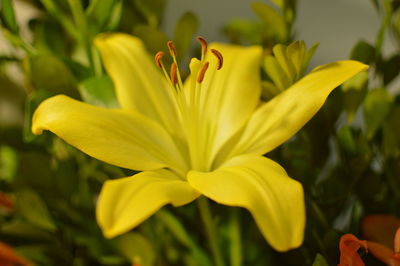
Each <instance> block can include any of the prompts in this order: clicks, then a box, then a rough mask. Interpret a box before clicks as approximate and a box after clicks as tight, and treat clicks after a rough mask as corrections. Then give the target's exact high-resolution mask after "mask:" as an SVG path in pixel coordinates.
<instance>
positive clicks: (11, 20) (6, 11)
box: [0, 0, 19, 34]
mask: <svg viewBox="0 0 400 266" xmlns="http://www.w3.org/2000/svg"><path fill="white" fill-rule="evenodd" d="M0 17H1V21H2V22H3V23H4V26H5V27H6V28H7V29H8V30H9V31H11V32H12V33H14V34H18V32H19V29H18V24H17V21H16V19H15V12H14V7H13V1H12V0H2V1H1V2H0Z"/></svg>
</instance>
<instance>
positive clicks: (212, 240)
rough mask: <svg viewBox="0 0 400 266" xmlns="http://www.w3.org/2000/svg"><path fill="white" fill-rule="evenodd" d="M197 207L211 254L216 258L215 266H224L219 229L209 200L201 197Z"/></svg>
mask: <svg viewBox="0 0 400 266" xmlns="http://www.w3.org/2000/svg"><path fill="white" fill-rule="evenodd" d="M197 206H198V208H199V211H200V216H201V219H202V221H203V224H204V227H205V230H206V234H207V237H208V241H209V245H210V248H211V252H212V254H213V256H214V264H215V266H223V265H224V262H223V260H222V255H221V252H220V249H219V246H218V239H217V228H216V227H215V224H214V222H213V220H212V217H211V210H210V205H209V204H208V200H207V199H206V198H205V197H200V198H199V199H198V200H197Z"/></svg>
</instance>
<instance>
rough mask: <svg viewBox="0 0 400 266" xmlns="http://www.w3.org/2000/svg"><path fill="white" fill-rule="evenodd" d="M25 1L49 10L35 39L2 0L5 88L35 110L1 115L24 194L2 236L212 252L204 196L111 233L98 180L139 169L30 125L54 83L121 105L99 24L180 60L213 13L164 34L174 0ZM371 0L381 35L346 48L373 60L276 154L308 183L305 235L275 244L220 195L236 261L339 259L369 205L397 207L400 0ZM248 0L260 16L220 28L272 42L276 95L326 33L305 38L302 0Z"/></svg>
mask: <svg viewBox="0 0 400 266" xmlns="http://www.w3.org/2000/svg"><path fill="white" fill-rule="evenodd" d="M26 2H29V3H31V4H33V5H35V7H36V8H37V9H38V10H40V11H41V13H40V16H37V17H35V18H32V19H31V20H30V22H29V29H30V31H31V32H30V33H31V35H32V41H31V40H30V39H26V38H25V37H23V36H21V35H20V34H21V30H20V29H22V28H23V27H26V26H27V25H18V24H17V22H16V21H17V20H16V17H15V14H16V13H15V12H14V2H13V1H11V0H3V1H1V2H0V3H1V6H0V20H1V30H2V32H3V33H4V34H3V35H4V36H5V37H6V38H7V40H8V42H9V44H11V45H13V46H14V47H15V48H16V49H15V51H16V52H12V53H11V54H0V66H1V67H0V93H1V97H0V101H1V103H0V107H1V108H3V103H4V101H7V104H9V105H11V106H12V108H11V109H13V108H14V110H17V113H18V114H23V116H24V123H21V122H19V121H15V123H11V124H10V123H6V122H4V121H3V120H1V116H0V193H1V195H3V194H6V195H9V196H11V199H12V200H13V203H14V207H13V208H11V209H6V208H2V207H0V239H1V241H2V242H6V243H7V244H10V245H12V246H13V247H14V248H15V250H16V251H17V252H18V253H19V254H21V255H23V256H24V257H25V258H27V259H29V260H31V261H32V262H34V263H35V264H36V265H60V266H64V265H65V266H67V265H68V266H70V265H74V266H78V265H115V266H117V265H118V266H124V265H132V263H136V264H140V265H201V266H203V265H206V266H207V265H213V264H212V257H211V255H210V252H209V247H208V246H207V245H206V244H204V243H206V239H205V235H204V233H203V227H202V226H201V225H199V221H198V217H197V216H198V214H197V208H196V206H195V205H193V204H189V205H187V206H184V207H181V208H169V207H166V208H164V209H163V210H161V211H160V212H158V213H157V214H156V215H154V216H153V217H151V218H150V219H148V220H147V221H146V222H144V223H143V224H142V225H141V226H140V227H139V228H138V229H135V231H133V232H129V233H127V234H125V235H122V236H120V237H118V238H116V239H111V240H110V239H106V238H104V236H103V235H102V233H101V230H100V229H99V227H98V225H97V223H96V218H95V204H96V200H97V197H98V195H99V192H100V189H101V186H102V184H103V183H104V182H105V181H106V180H108V179H112V178H119V177H123V176H128V175H133V174H134V173H133V172H131V171H128V170H126V169H120V168H118V167H114V166H110V165H107V164H105V163H103V162H100V161H97V160H95V159H93V158H90V157H88V156H86V155H84V154H82V153H81V152H80V151H77V150H76V149H74V148H72V147H71V146H69V145H68V144H66V143H64V142H63V141H61V140H60V139H58V138H56V137H55V136H54V135H52V134H51V133H46V134H44V135H41V136H35V135H33V134H32V133H31V123H32V115H33V112H34V110H35V109H36V108H37V106H38V105H39V104H40V103H41V102H42V101H44V100H45V99H47V98H49V97H51V96H53V95H55V94H60V93H61V94H67V95H69V96H72V97H74V98H77V99H80V100H82V101H84V102H87V103H90V104H93V105H97V106H101V107H104V108H116V107H118V103H117V100H116V98H117V97H116V94H115V90H114V84H113V82H112V81H111V79H110V78H109V77H108V76H107V73H105V71H104V69H103V66H102V63H101V60H100V57H99V54H98V51H97V50H96V48H95V47H94V45H93V39H94V38H95V37H96V35H97V34H99V33H103V32H110V31H119V32H126V33H129V34H135V35H136V36H139V37H140V38H141V39H142V40H143V41H144V43H145V45H146V47H147V49H148V51H149V53H150V55H154V54H155V53H156V52H158V51H160V50H161V51H165V52H168V50H167V46H166V42H167V41H168V40H171V39H172V40H173V41H174V43H175V46H176V48H177V51H178V59H179V63H181V62H185V61H186V59H187V57H189V56H191V55H192V54H193V53H192V52H194V51H192V49H191V48H192V44H193V43H194V40H193V37H194V35H195V34H196V32H197V30H198V27H199V25H200V23H205V22H203V21H199V20H198V19H197V17H196V11H195V10H194V11H191V12H187V13H184V14H183V15H182V16H181V17H180V18H177V19H176V25H175V28H174V32H173V36H167V34H166V33H165V32H164V31H163V30H162V27H161V26H162V22H163V14H164V8H165V5H166V3H167V2H166V1H165V0H150V1H149V0H124V1H122V0H110V1H101V0H85V1H78V0H70V1H61V0H58V1H50V0H39V1H26ZM371 2H372V5H374V6H375V7H376V8H377V11H378V12H379V14H380V15H381V25H380V29H379V31H378V32H377V34H376V39H375V40H374V41H373V42H366V41H362V40H360V41H359V42H357V43H356V44H355V45H354V48H353V49H352V52H351V54H350V56H349V57H350V58H351V59H354V60H359V61H362V62H364V63H366V64H369V65H370V71H369V72H363V73H360V74H358V75H357V76H355V77H354V78H353V79H351V80H349V81H347V82H346V83H344V84H343V85H342V87H341V89H337V90H335V91H334V92H333V93H332V95H331V96H330V97H329V98H328V100H327V102H326V104H325V105H324V107H323V109H322V110H321V111H320V112H319V113H318V114H317V115H316V116H315V117H314V118H313V119H312V120H311V121H310V123H308V124H307V125H306V126H305V127H304V128H303V129H302V130H301V131H300V132H299V133H298V134H297V135H296V136H295V137H294V138H292V139H291V140H289V141H288V142H287V143H286V144H284V145H283V146H282V147H280V148H279V149H276V150H274V151H273V152H271V153H270V154H268V156H269V157H271V158H272V159H274V160H275V161H277V162H279V163H280V164H282V165H283V166H284V168H285V169H286V170H287V172H288V174H289V175H290V176H292V177H294V178H296V179H298V180H299V181H300V182H301V183H302V185H303V187H304V190H305V201H306V209H307V228H306V234H305V241H304V244H303V245H302V246H301V247H300V248H298V249H296V250H292V251H290V252H287V253H283V254H281V253H278V252H275V251H274V250H273V249H272V248H270V247H269V246H268V244H267V243H266V242H265V240H264V239H263V237H262V236H261V234H260V232H259V231H258V229H257V228H256V227H255V226H254V221H253V220H252V219H251V217H250V215H249V214H248V213H247V212H245V211H243V210H241V209H239V208H237V209H233V208H227V207H223V206H220V205H217V204H212V205H211V210H212V213H213V215H215V217H214V218H215V222H216V223H217V224H218V230H217V232H216V234H217V236H218V237H219V242H218V244H219V245H220V246H221V247H224V248H223V252H222V259H223V260H224V261H225V262H226V263H227V262H229V263H230V264H229V265H236V266H239V265H260V266H261V265H315V266H325V265H337V264H338V261H339V251H338V243H339V238H340V236H341V235H342V234H343V233H353V234H357V235H358V236H359V237H361V235H360V223H361V221H362V219H363V217H365V216H366V215H368V214H372V213H378V212H379V213H386V214H392V215H397V216H400V212H399V208H398V206H399V204H400V181H399V178H398V177H399V175H400V127H399V126H398V123H399V121H400V98H399V97H400V96H399V93H398V80H399V74H400V69H399V67H398V66H399V65H400V55H399V53H398V51H399V48H400V8H399V6H398V1H389V0H385V1H377V0H376V1H375V0H374V1H371ZM267 3H268V4H267ZM251 8H252V10H253V12H254V14H255V15H256V17H257V18H256V19H254V20H251V19H241V18H235V19H232V20H230V21H228V22H227V23H226V25H225V26H224V28H223V33H224V34H225V35H226V37H228V39H229V40H230V41H231V42H233V43H238V44H259V45H262V46H263V47H264V49H265V50H264V55H265V57H264V59H263V62H262V65H261V72H262V78H263V80H262V85H263V98H264V99H265V100H268V99H270V98H272V97H274V96H276V95H277V94H279V93H281V92H282V91H283V90H285V89H287V88H288V87H290V86H291V85H292V84H294V83H295V82H296V81H298V80H299V79H301V78H302V77H303V76H304V74H305V73H306V71H307V70H308V65H309V62H310V59H311V57H312V56H313V54H314V52H315V50H316V48H317V46H318V45H317V44H316V45H313V46H312V47H311V48H309V49H307V48H306V45H305V42H304V41H294V40H295V36H296V35H295V32H294V30H293V29H294V26H295V19H296V11H297V1H295V0H272V1H270V2H255V3H253V4H252V5H251ZM17 14H18V12H17ZM338 19H340V18H338ZM298 30H299V31H302V30H307V29H298ZM388 33H389V34H390V35H391V36H392V37H393V39H394V40H395V45H396V49H395V52H394V53H393V54H387V53H385V52H384V51H382V49H383V48H382V47H384V46H383V45H384V44H385V42H386V41H388V40H386V39H385V36H386V35H388ZM204 37H206V38H207V36H204ZM332 49H334V48H332ZM167 63H168V62H167ZM11 65H13V66H17V68H18V69H20V70H21V71H22V74H23V77H22V78H20V80H19V82H16V81H15V80H16V77H18V75H17V74H15V73H13V74H10V72H9V71H8V70H7V71H6V69H7V68H8V67H9V66H11ZM184 71H185V70H184V69H183V72H184ZM21 81H22V82H21ZM21 87H22V89H21ZM4 99H7V100H4ZM21 103H25V104H21ZM4 106H5V105H4ZM1 108H0V111H2V109H1ZM133 215H134V214H133ZM365 257H366V258H367V259H368V257H371V255H369V254H367V255H366V256H365Z"/></svg>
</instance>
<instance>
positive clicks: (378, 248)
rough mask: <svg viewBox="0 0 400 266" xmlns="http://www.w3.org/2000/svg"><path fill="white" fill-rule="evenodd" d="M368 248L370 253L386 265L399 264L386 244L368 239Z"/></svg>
mask: <svg viewBox="0 0 400 266" xmlns="http://www.w3.org/2000/svg"><path fill="white" fill-rule="evenodd" d="M368 250H369V251H370V252H371V254H372V255H373V256H374V257H375V258H377V259H378V260H380V261H382V262H383V263H385V264H386V265H390V266H395V265H396V266H398V265H400V264H399V262H400V261H399V260H397V259H396V258H395V257H394V253H393V250H391V249H390V248H387V247H386V246H384V245H382V244H379V243H376V242H372V241H368Z"/></svg>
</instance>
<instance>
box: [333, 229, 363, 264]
mask: <svg viewBox="0 0 400 266" xmlns="http://www.w3.org/2000/svg"><path fill="white" fill-rule="evenodd" d="M360 248H363V249H365V250H368V246H367V242H366V241H363V240H359V239H358V238H357V237H355V236H354V235H352V234H345V235H343V236H342V237H341V238H340V243H339V249H340V263H339V265H338V266H364V265H365V264H364V262H363V261H362V259H361V258H360V255H358V252H357V251H358V249H360Z"/></svg>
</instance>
